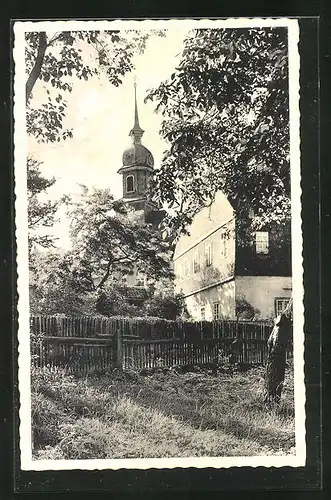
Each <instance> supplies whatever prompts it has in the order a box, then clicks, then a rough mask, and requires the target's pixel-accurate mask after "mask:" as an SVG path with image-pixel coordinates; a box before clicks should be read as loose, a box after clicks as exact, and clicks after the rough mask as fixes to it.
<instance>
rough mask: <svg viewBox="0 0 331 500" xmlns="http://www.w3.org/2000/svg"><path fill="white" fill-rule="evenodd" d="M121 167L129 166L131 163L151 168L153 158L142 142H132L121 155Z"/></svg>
mask: <svg viewBox="0 0 331 500" xmlns="http://www.w3.org/2000/svg"><path fill="white" fill-rule="evenodd" d="M122 164H123V167H130V166H131V165H137V166H138V165H142V166H146V165H147V166H148V167H151V168H153V167H154V158H153V155H152V153H151V152H150V150H149V149H147V148H146V147H145V146H143V145H142V144H133V145H132V146H130V147H129V148H127V149H126V150H125V151H124V153H123V156H122Z"/></svg>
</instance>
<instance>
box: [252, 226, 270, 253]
mask: <svg viewBox="0 0 331 500" xmlns="http://www.w3.org/2000/svg"><path fill="white" fill-rule="evenodd" d="M255 248H256V253H262V254H267V253H268V252H269V233H268V232H267V231H256V233H255Z"/></svg>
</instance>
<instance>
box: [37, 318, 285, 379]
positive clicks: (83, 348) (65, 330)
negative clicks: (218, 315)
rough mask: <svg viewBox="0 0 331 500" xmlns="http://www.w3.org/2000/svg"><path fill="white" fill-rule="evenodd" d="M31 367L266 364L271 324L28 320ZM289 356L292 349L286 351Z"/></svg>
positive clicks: (82, 370) (76, 369) (79, 370)
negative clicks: (32, 365)
mask: <svg viewBox="0 0 331 500" xmlns="http://www.w3.org/2000/svg"><path fill="white" fill-rule="evenodd" d="M30 327H31V333H32V335H31V339H32V340H31V355H32V361H33V364H34V365H35V366H38V367H45V366H47V367H49V368H50V369H56V368H57V367H61V368H64V369H65V370H66V371H68V372H69V373H75V374H86V373H93V372H105V371H107V370H110V369H113V368H115V367H117V368H120V369H138V370H140V369H145V368H146V369H148V368H155V367H175V366H193V365H211V366H218V365H222V364H224V363H241V364H246V365H256V364H258V365H260V364H262V365H263V364H264V363H265V361H266V356H267V339H268V338H269V335H270V333H271V330H272V324H268V323H266V322H245V323H244V322H242V323H238V322H235V321H228V322H226V321H217V322H216V321H215V322H176V321H173V322H171V321H162V320H155V321H151V322H150V323H149V322H148V320H145V319H143V320H140V319H127V318H123V319H122V318H120V319H118V318H115V319H114V318H90V317H89V318H63V317H60V318H58V317H48V316H32V317H31V318H30ZM289 354H290V350H289Z"/></svg>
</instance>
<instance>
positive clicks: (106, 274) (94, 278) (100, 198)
mask: <svg viewBox="0 0 331 500" xmlns="http://www.w3.org/2000/svg"><path fill="white" fill-rule="evenodd" d="M69 216H70V219H71V237H72V242H73V248H74V250H73V253H74V255H75V263H74V266H75V269H76V272H77V277H79V280H80V286H81V287H82V289H83V290H87V291H93V290H98V289H101V288H103V286H104V285H105V284H106V283H107V282H109V280H111V279H112V278H115V279H116V278H117V280H118V281H119V279H120V278H121V276H122V275H123V274H124V275H125V274H128V273H130V272H132V271H134V270H136V271H138V272H141V273H143V274H144V275H146V276H147V277H148V278H150V279H152V280H153V279H156V278H162V277H168V276H172V271H171V269H170V259H171V254H170V246H169V243H167V242H166V241H164V240H163V239H162V237H161V236H160V232H159V230H158V229H155V228H153V227H152V225H150V224H147V223H144V222H142V220H141V216H142V214H141V213H139V212H136V211H134V210H132V209H130V208H129V207H127V206H125V205H124V204H123V203H122V202H121V201H116V200H114V198H113V196H112V195H111V194H110V191H109V190H108V189H93V190H90V191H89V190H88V189H87V188H86V187H84V186H83V187H82V195H81V197H80V199H79V201H77V202H76V203H72V205H71V207H70V210H69ZM116 273H117V274H116Z"/></svg>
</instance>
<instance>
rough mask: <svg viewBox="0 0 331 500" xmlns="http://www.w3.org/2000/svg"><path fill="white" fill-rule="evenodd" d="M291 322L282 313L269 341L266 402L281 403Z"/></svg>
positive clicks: (276, 321)
mask: <svg viewBox="0 0 331 500" xmlns="http://www.w3.org/2000/svg"><path fill="white" fill-rule="evenodd" d="M290 332H291V320H290V319H289V318H288V317H287V316H286V313H282V314H280V315H279V316H277V318H276V319H275V326H274V328H273V330H272V332H271V335H270V337H269V340H268V358H267V367H266V398H265V399H266V401H267V402H275V403H277V404H278V403H279V401H280V397H281V394H282V389H283V385H284V378H285V365H286V347H287V345H288V341H289V338H290Z"/></svg>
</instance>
